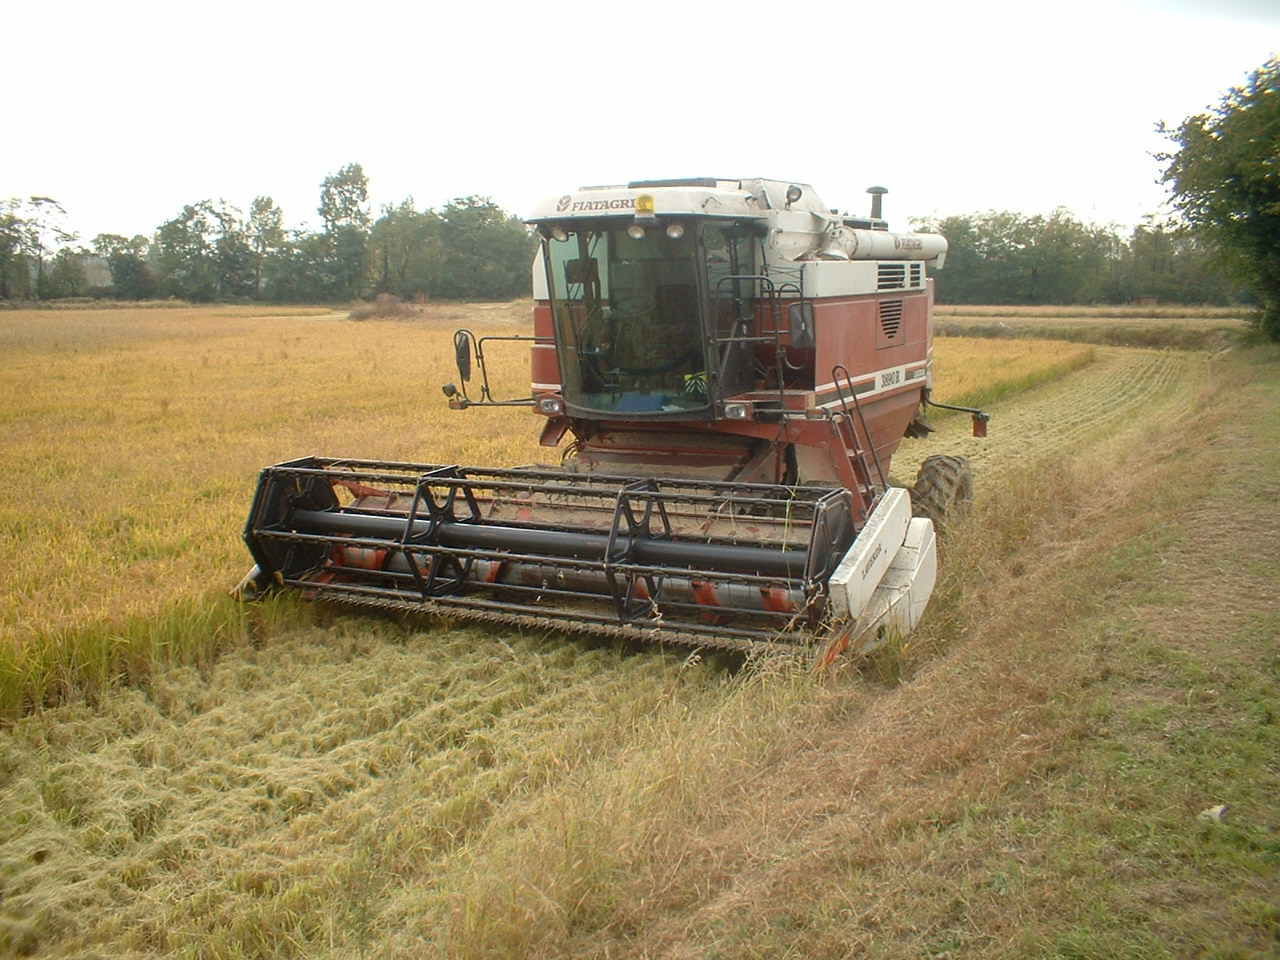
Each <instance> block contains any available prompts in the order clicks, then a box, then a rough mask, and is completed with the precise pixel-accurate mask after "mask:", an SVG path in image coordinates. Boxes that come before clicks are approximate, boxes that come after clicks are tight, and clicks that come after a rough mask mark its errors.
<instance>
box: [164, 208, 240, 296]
mask: <svg viewBox="0 0 1280 960" xmlns="http://www.w3.org/2000/svg"><path fill="white" fill-rule="evenodd" d="M152 255H153V260H154V262H155V264H156V269H157V273H158V276H157V278H156V279H157V283H158V286H159V291H160V294H161V296H170V297H182V298H184V299H187V300H194V301H197V302H204V301H210V300H216V299H219V298H229V297H245V296H249V295H251V294H252V293H253V278H254V274H253V267H252V262H251V261H252V252H251V250H250V248H249V241H248V238H247V235H246V234H245V231H244V227H243V225H242V223H241V220H240V212H239V211H238V210H237V209H236V208H235V207H232V206H229V205H228V204H227V203H226V202H224V201H221V200H220V201H218V202H217V203H214V202H213V201H211V200H201V201H200V202H199V203H193V204H188V205H187V206H185V207H183V208H182V213H180V214H179V215H178V216H176V217H174V218H173V219H172V220H169V221H167V222H166V223H163V224H161V225H160V229H159V230H157V231H156V237H155V243H154V245H153V248H152Z"/></svg>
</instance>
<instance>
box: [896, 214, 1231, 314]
mask: <svg viewBox="0 0 1280 960" xmlns="http://www.w3.org/2000/svg"><path fill="white" fill-rule="evenodd" d="M912 225H913V227H915V228H916V229H918V230H925V231H927V232H930V233H940V234H942V236H944V237H946V238H947V244H948V248H949V249H948V251H947V259H946V269H944V270H941V271H939V272H938V273H937V274H936V276H935V282H936V285H937V286H936V290H937V297H938V300H939V302H942V303H985V304H1015V305H1034V304H1089V303H1131V302H1134V301H1143V300H1154V301H1158V302H1161V303H1185V304H1227V303H1231V302H1234V301H1237V300H1239V299H1240V297H1241V296H1242V295H1245V294H1244V292H1243V291H1241V290H1240V289H1239V288H1238V287H1237V286H1236V285H1234V284H1233V283H1232V282H1231V281H1230V280H1229V279H1228V277H1227V276H1226V275H1225V274H1224V273H1223V271H1222V270H1221V269H1220V268H1219V266H1218V265H1217V263H1216V260H1215V258H1214V255H1213V253H1212V251H1211V250H1210V249H1209V248H1207V247H1206V246H1205V245H1204V244H1203V243H1201V242H1200V241H1199V240H1198V238H1197V236H1196V234H1195V233H1193V232H1191V231H1189V230H1185V229H1182V228H1180V227H1179V226H1177V225H1174V224H1168V223H1160V222H1157V221H1156V220H1154V218H1148V219H1147V220H1146V221H1145V222H1143V223H1142V224H1139V225H1138V226H1137V227H1135V228H1134V229H1133V230H1132V232H1130V233H1129V234H1128V235H1127V236H1125V235H1124V234H1122V233H1121V231H1120V230H1119V228H1117V227H1115V226H1106V227H1103V226H1097V225H1093V224H1088V223H1082V222H1081V221H1079V220H1077V219H1076V218H1075V217H1073V216H1072V215H1071V214H1070V213H1068V212H1067V211H1066V210H1062V209H1059V210H1055V211H1054V212H1053V213H1051V214H1049V215H1047V216H1044V215H1038V214H1037V215H1026V214H1020V213H1010V212H1008V211H1003V212H998V211H990V212H987V213H978V214H966V215H960V216H951V217H944V218H941V219H928V220H914V221H912Z"/></svg>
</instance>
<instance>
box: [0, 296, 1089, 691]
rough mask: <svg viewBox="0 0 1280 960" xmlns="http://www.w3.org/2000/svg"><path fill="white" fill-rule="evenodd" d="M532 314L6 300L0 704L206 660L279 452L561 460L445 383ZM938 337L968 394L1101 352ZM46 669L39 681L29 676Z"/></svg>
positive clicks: (957, 397)
mask: <svg viewBox="0 0 1280 960" xmlns="http://www.w3.org/2000/svg"><path fill="white" fill-rule="evenodd" d="M529 316H530V304H529V303H528V302H518V303H514V304H479V305H471V306H455V305H429V306H427V307H424V308H420V310H419V311H418V312H417V313H416V314H414V315H413V319H411V320H407V321H396V320H392V321H386V320H366V321H360V322H356V321H353V320H350V319H348V317H347V315H346V314H334V313H328V314H324V313H321V314H318V315H317V314H316V312H315V311H313V310H302V311H294V312H290V311H285V310H280V309H278V308H273V309H272V310H271V312H268V313H263V312H261V311H256V310H254V309H251V308H246V307H209V308H189V307H176V308H172V309H156V308H152V309H145V310H128V309H123V310H77V311H72V310H66V311H26V312H23V311H14V312H5V313H0V355H3V356H4V357H5V358H6V362H5V364H4V366H3V369H0V391H2V395H3V396H5V397H6V398H7V399H6V400H5V402H4V404H3V406H2V407H0V455H2V456H3V457H4V458H5V460H6V462H8V463H11V464H18V465H20V466H21V470H20V474H19V477H20V479H19V480H18V482H17V484H16V485H15V490H14V494H15V495H13V496H10V497H9V498H7V499H5V500H4V501H3V502H0V551H2V552H3V555H4V556H5V557H6V558H8V570H7V574H8V575H7V577H6V580H5V586H4V589H3V605H2V606H0V637H2V638H3V642H2V643H0V656H2V657H3V658H4V667H3V669H0V676H2V677H5V678H8V679H6V680H3V681H0V688H3V687H7V691H6V692H5V693H0V713H7V714H8V715H10V716H12V711H13V710H14V709H15V707H16V704H15V697H17V696H22V697H25V698H26V700H28V701H32V700H33V699H35V700H37V701H38V700H40V699H49V698H52V699H53V700H55V701H56V700H58V699H62V698H64V697H65V696H67V695H74V694H75V692H76V689H77V688H78V687H79V686H81V685H82V684H86V683H87V684H89V685H90V686H93V685H94V684H95V683H96V682H98V681H99V680H102V679H106V678H107V677H108V676H109V675H110V674H111V673H112V672H113V671H116V672H122V673H124V674H127V675H132V676H145V675H146V674H147V672H148V670H149V664H150V662H151V660H152V659H153V658H159V659H161V660H164V661H168V660H177V661H183V660H186V659H190V658H191V657H197V658H198V657H199V656H201V649H202V647H208V646H209V645H211V644H212V645H214V646H216V645H217V644H218V643H220V642H221V641H220V640H219V639H218V638H220V637H222V636H224V635H225V636H230V635H235V634H238V633H241V632H242V631H243V630H244V629H246V626H245V624H244V622H243V618H244V613H243V612H242V611H239V610H236V609H235V608H234V605H232V604H228V603H223V602H221V598H222V596H223V595H224V594H225V593H226V591H228V590H230V589H231V588H232V587H233V586H234V585H235V583H236V582H237V581H238V579H239V578H240V576H242V575H243V572H244V570H245V569H247V567H248V565H249V558H248V556H247V552H246V551H245V549H244V546H243V544H242V542H241V541H240V532H241V530H242V528H243V525H244V520H245V516H246V514H247V511H248V505H249V500H250V496H251V494H252V491H253V487H254V483H255V478H256V475H257V472H258V470H260V469H261V468H262V467H264V466H266V465H268V464H271V463H277V462H281V461H284V460H290V459H294V458H296V457H300V456H306V455H310V454H321V455H326V456H340V457H346V456H349V457H368V458H376V459H387V460H409V461H421V462H430V463H437V462H438V463H470V464H481V465H490V466H512V465H516V464H522V463H533V462H551V463H554V462H555V461H556V460H557V459H558V456H559V451H557V450H550V449H544V448H540V447H538V446H537V443H536V433H537V430H538V428H539V424H540V420H539V419H538V418H536V417H535V416H533V415H531V414H529V413H528V412H527V411H526V410H523V409H519V408H510V409H488V410H470V411H466V412H456V411H450V410H449V409H448V408H447V406H446V404H445V399H444V396H443V395H442V393H441V392H440V386H441V385H442V384H444V383H446V382H449V381H452V380H455V379H457V373H456V370H455V369H454V366H453V347H452V334H453V331H454V330H455V329H456V328H457V327H459V326H466V327H468V328H470V329H471V330H472V331H473V332H474V333H475V334H477V335H478V336H486V335H493V336H501V335H510V334H520V333H527V332H528V331H529V327H530V324H529ZM526 351H527V347H526V345H524V344H504V343H500V342H495V343H492V344H489V345H487V347H486V355H487V356H488V357H489V359H490V369H491V371H492V373H493V381H492V387H493V389H494V393H495V395H496V396H498V397H518V396H522V395H523V396H527V394H528V362H527V353H526ZM935 352H936V370H937V387H936V394H937V396H938V397H939V398H941V399H949V400H952V401H960V402H987V401H989V400H991V399H994V398H995V397H998V396H1000V395H1001V394H1002V393H1007V392H1008V391H1010V390H1016V389H1025V388H1026V387H1027V386H1028V385H1030V384H1032V383H1035V382H1039V381H1043V380H1047V379H1052V378H1054V377H1057V376H1061V375H1062V374H1064V373H1065V372H1067V371H1069V370H1071V369H1073V368H1075V367H1078V366H1079V365H1081V364H1084V363H1088V362H1089V360H1090V359H1091V358H1092V355H1093V352H1092V348H1090V347H1088V346H1086V345H1070V344H1060V343H1050V342H1039V341H1016V342H1003V343H996V344H992V343H988V342H984V341H968V340H964V339H957V338H946V339H939V340H938V341H937V342H936V345H935ZM473 392H474V385H473ZM253 616H257V613H256V612H255V613H254V614H253ZM104 637H105V639H104ZM51 647H52V648H60V649H62V651H63V653H62V654H59V655H53V654H50V653H49V648H51ZM19 677H26V678H27V682H26V683H23V682H20V681H19V680H18V679H17V678H19ZM31 685H34V688H36V689H39V690H41V691H42V693H41V694H40V695H39V696H38V697H34V698H33V695H32V693H31V690H30V689H27V690H26V692H25V693H22V694H19V693H18V689H19V688H21V687H30V686H31ZM28 705H30V703H29V704H28Z"/></svg>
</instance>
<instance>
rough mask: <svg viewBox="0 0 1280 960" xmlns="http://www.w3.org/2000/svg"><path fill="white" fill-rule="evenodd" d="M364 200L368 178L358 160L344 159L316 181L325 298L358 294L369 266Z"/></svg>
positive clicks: (366, 202)
mask: <svg viewBox="0 0 1280 960" xmlns="http://www.w3.org/2000/svg"><path fill="white" fill-rule="evenodd" d="M368 203H369V180H368V178H367V177H366V176H365V175H364V168H363V167H361V166H360V164H358V163H348V164H347V165H346V166H345V167H343V168H342V169H340V170H339V171H338V172H337V173H335V174H330V175H329V176H327V177H325V178H324V180H323V181H322V182H321V184H320V206H319V207H318V208H317V212H318V213H319V214H320V218H321V219H322V220H323V221H324V236H325V239H326V243H327V245H328V258H327V262H326V264H325V269H324V272H323V281H324V282H323V289H322V291H321V295H322V296H324V297H325V298H334V297H337V298H344V299H345V298H350V297H355V296H358V295H359V294H360V288H361V284H362V283H363V282H364V278H365V273H366V271H367V270H368V266H369V206H368Z"/></svg>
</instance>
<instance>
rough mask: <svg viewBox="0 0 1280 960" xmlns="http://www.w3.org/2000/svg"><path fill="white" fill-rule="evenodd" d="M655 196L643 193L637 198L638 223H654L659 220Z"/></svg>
mask: <svg viewBox="0 0 1280 960" xmlns="http://www.w3.org/2000/svg"><path fill="white" fill-rule="evenodd" d="M655 209H656V208H655V207H654V205H653V194H651V193H642V194H640V195H639V196H637V197H636V223H653V222H654V220H656V219H657V216H656V214H655Z"/></svg>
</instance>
